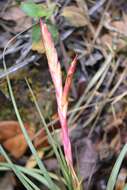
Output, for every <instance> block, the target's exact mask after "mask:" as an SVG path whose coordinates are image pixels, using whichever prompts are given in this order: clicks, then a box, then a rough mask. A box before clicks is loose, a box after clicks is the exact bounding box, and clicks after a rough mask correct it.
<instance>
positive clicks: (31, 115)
mask: <svg viewBox="0 0 127 190" xmlns="http://www.w3.org/2000/svg"><path fill="white" fill-rule="evenodd" d="M46 2H47V1H42V2H41V3H42V5H43V4H44V5H45V4H46ZM107 3H108V2H107V1H100V0H98V1H96V2H95V1H86V2H85V1H82V0H77V1H72V0H69V1H66V2H65V1H59V2H58V4H57V9H55V11H54V12H53V13H52V18H51V22H52V23H54V24H55V25H57V28H58V31H59V39H58V41H55V45H56V48H57V52H58V56H59V59H60V61H61V62H62V75H63V77H64V79H65V74H66V71H67V68H68V66H69V63H70V60H72V59H73V57H74V56H75V54H77V56H78V66H77V69H76V74H75V77H74V81H73V87H72V93H71V94H70V98H69V111H68V119H69V126H70V129H69V135H70V137H71V142H72V145H73V149H72V150H73V159H74V163H75V168H76V169H77V171H78V172H79V175H80V176H81V179H82V183H83V189H88V190H93V189H94V190H96V189H97V190H98V189H99V190H101V189H102V190H104V189H106V185H107V181H108V178H109V176H110V173H111V170H112V167H113V165H114V163H115V160H116V159H117V157H118V155H119V154H120V151H121V149H122V147H123V145H124V144H125V143H126V142H127V130H126V126H127V121H126V117H127V99H126V95H127V93H126V92H127V77H126V76H127V62H126V37H127V36H126V34H127V32H126V30H127V29H126V28H127V27H126V26H127V11H126V1H125V0H122V1H121V2H118V1H116V0H114V1H112V2H111V3H109V8H107V7H108V5H107ZM0 4H1V2H0ZM1 5H2V6H0V8H1V9H2V14H0V20H1V23H0V34H1V36H0V42H1V43H0V69H1V72H0V76H1V77H0V78H1V79H0V80H1V81H0V90H1V91H2V93H3V94H4V96H5V97H4V100H5V99H6V100H7V101H6V106H5V107H2V108H1V114H0V119H1V121H0V143H1V144H2V145H3V146H4V147H5V149H6V150H7V151H8V154H9V155H10V156H11V158H12V159H13V160H15V162H16V163H18V162H19V163H24V162H25V164H24V165H25V166H26V167H30V168H32V167H36V162H35V160H34V159H33V157H32V156H31V155H30V153H29V149H28V147H27V143H26V141H25V140H24V137H23V135H22V133H21V131H20V130H19V127H18V125H19V124H18V123H17V121H16V118H15V116H14V113H13V111H11V110H12V107H11V106H10V101H9V97H8V90H7V87H6V81H5V79H4V77H5V76H6V73H4V71H3V68H2V51H3V48H4V47H5V44H6V43H7V42H8V41H9V40H10V39H11V38H12V37H14V36H15V35H16V33H17V32H22V31H23V30H24V29H26V31H25V33H23V34H21V35H19V36H17V38H15V39H14V41H13V42H12V43H11V45H10V47H9V48H8V49H7V51H6V52H5V58H6V62H7V66H8V72H9V73H10V78H11V81H12V86H13V90H14V94H15V97H16V99H17V101H18V104H19V110H20V112H21V114H22V118H23V120H24V121H25V123H28V124H26V129H27V131H28V134H29V135H30V137H31V139H32V141H33V143H34V145H35V147H36V148H37V152H38V153H39V155H40V158H41V159H42V160H45V165H47V168H48V169H49V170H50V171H52V170H53V171H55V170H56V171H57V169H58V168H57V162H56V159H55V158H54V154H53V153H52V150H51V147H50V145H49V143H48V139H47V134H46V133H45V130H44V129H41V127H42V125H41V122H40V120H39V117H38V114H37V113H36V111H35V109H34V107H33V100H32V97H31V96H30V93H29V90H28V89H27V87H26V84H25V80H24V78H25V77H27V78H28V80H29V82H30V84H31V85H32V87H33V90H34V92H35V94H36V97H37V99H38V101H39V105H40V107H41V111H42V112H43V113H44V116H45V119H46V121H47V122H48V127H49V129H50V131H51V132H52V126H53V128H54V130H56V131H57V130H59V129H60V123H59V121H58V117H57V116H56V117H55V119H53V118H54V117H53V116H54V115H56V113H57V110H56V103H55V98H54V88H53V85H52V82H51V78H50V75H49V73H48V67H47V62H46V58H45V55H44V52H45V49H44V47H43V45H42V44H41V43H40V41H38V42H37V43H36V44H34V43H33V42H32V30H31V29H29V30H27V28H29V27H31V25H32V19H31V18H30V17H28V16H27V15H26V14H25V13H24V12H23V11H22V10H21V9H20V7H19V5H18V4H16V3H15V1H12V4H11V3H10V2H9V3H7V1H5V2H4V3H2V4H1ZM21 26H22V27H21ZM61 42H62V43H61ZM109 54H111V59H109V64H107V66H104V64H105V62H106V61H107V60H108V58H109ZM28 63H29V64H28ZM19 65H20V66H19ZM103 66H104V67H103ZM12 71H13V72H12ZM12 73H13V74H12ZM2 97H3V96H2V95H0V99H2ZM2 100H3V99H2ZM80 102H81V103H80ZM3 103H4V102H3ZM4 108H7V110H6V109H4ZM8 110H9V111H8ZM3 113H4V114H3ZM8 113H9V114H8ZM3 126H4V127H3ZM58 136H59V132H58ZM59 140H60V141H61V138H59ZM60 143H61V142H60ZM61 144H62V143H61ZM0 160H1V161H3V158H0ZM24 160H25V161H24ZM126 160H127V157H125V159H124V162H123V164H122V166H121V169H120V172H119V175H118V179H117V181H116V187H115V189H116V190H119V189H123V188H124V187H125V185H126V173H127V171H126V170H127V166H126ZM53 165H55V166H54V167H53ZM14 178H15V177H14ZM4 179H6V176H5V178H3V180H4ZM14 186H18V184H17V181H16V184H13V185H12V184H10V188H12V189H14ZM6 189H8V188H7V187H6Z"/></svg>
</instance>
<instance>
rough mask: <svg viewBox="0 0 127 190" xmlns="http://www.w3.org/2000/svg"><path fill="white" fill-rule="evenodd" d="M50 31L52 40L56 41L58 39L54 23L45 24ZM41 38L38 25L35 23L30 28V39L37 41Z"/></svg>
mask: <svg viewBox="0 0 127 190" xmlns="http://www.w3.org/2000/svg"><path fill="white" fill-rule="evenodd" d="M47 26H48V29H49V31H50V33H51V34H52V37H53V40H54V41H55V42H56V41H57V40H58V30H57V28H56V26H55V25H52V24H47ZM40 40H41V31H40V26H39V25H35V26H33V29H32V41H33V42H39V41H40Z"/></svg>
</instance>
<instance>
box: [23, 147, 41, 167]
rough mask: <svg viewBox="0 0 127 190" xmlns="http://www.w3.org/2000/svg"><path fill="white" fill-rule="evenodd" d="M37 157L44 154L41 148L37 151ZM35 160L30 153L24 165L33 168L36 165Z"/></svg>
mask: <svg viewBox="0 0 127 190" xmlns="http://www.w3.org/2000/svg"><path fill="white" fill-rule="evenodd" d="M37 154H38V157H39V158H42V157H43V155H44V152H43V151H42V149H41V150H38V151H37ZM36 164H37V162H36V160H35V157H34V156H33V155H32V156H30V158H29V159H28V160H27V163H26V167H27V168H34V167H35V166H36Z"/></svg>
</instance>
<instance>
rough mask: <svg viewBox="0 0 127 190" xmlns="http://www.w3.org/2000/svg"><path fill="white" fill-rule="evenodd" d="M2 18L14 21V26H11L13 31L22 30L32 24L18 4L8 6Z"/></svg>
mask: <svg viewBox="0 0 127 190" xmlns="http://www.w3.org/2000/svg"><path fill="white" fill-rule="evenodd" d="M2 18H3V19H5V20H13V21H15V22H16V26H15V27H14V28H13V31H14V32H20V31H23V30H25V29H27V28H29V27H30V26H31V25H32V19H31V18H30V17H27V16H26V14H25V13H24V12H23V11H22V10H21V9H20V7H18V6H13V7H9V8H8V9H7V11H6V12H5V13H4V15H2Z"/></svg>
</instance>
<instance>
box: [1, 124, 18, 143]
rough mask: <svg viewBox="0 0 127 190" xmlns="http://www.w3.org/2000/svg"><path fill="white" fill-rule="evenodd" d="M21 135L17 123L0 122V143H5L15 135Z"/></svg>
mask: <svg viewBox="0 0 127 190" xmlns="http://www.w3.org/2000/svg"><path fill="white" fill-rule="evenodd" d="M19 133H21V130H20V128H19V123H18V122H17V121H1V122H0V142H2V141H5V140H7V139H9V138H11V137H14V136H15V135H16V134H19Z"/></svg>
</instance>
